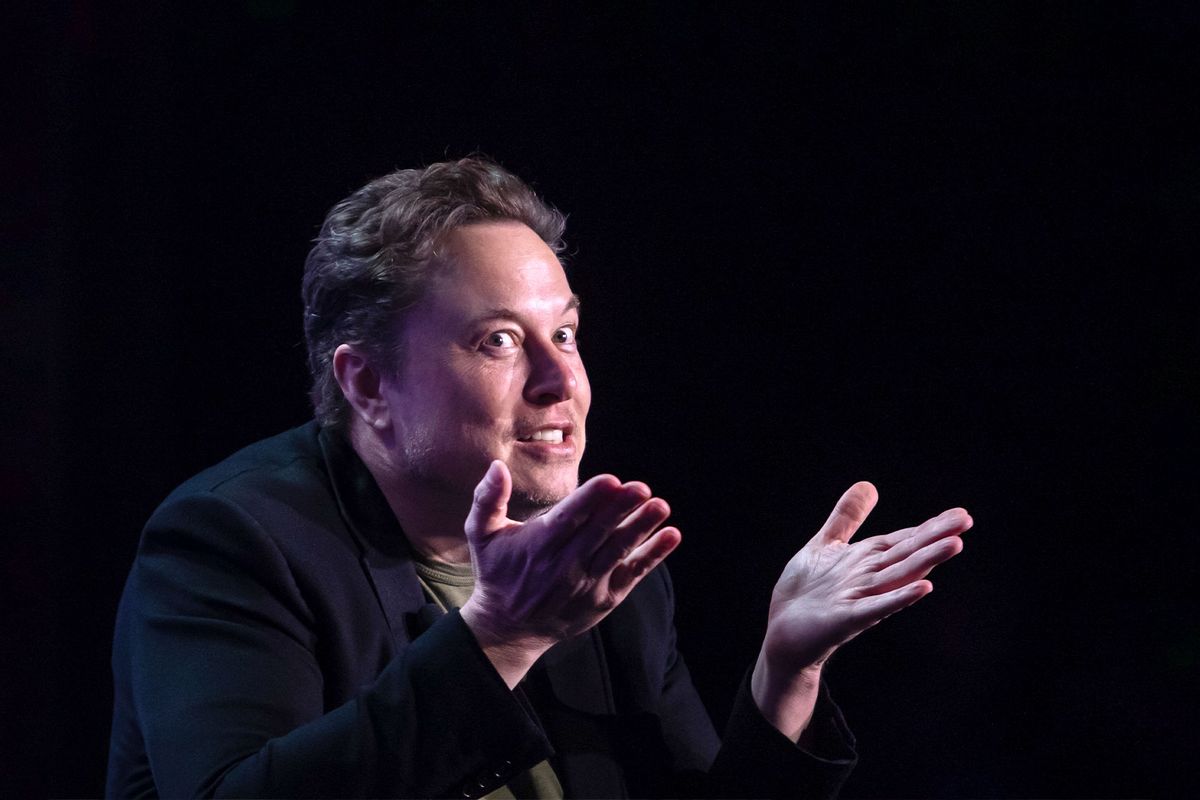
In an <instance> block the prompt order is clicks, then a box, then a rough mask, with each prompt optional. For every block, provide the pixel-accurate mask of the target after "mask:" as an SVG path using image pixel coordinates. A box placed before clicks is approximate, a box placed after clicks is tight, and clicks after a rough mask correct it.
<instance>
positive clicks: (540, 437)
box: [517, 428, 563, 444]
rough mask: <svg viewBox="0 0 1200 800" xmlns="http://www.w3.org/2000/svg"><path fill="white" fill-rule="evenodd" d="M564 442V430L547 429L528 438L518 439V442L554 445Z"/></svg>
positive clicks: (535, 432)
mask: <svg viewBox="0 0 1200 800" xmlns="http://www.w3.org/2000/svg"><path fill="white" fill-rule="evenodd" d="M562 440H563V429H562V428H545V429H543V430H540V431H534V432H533V433H531V434H529V435H528V436H520V437H518V438H517V441H519V442H550V443H552V444H562Z"/></svg>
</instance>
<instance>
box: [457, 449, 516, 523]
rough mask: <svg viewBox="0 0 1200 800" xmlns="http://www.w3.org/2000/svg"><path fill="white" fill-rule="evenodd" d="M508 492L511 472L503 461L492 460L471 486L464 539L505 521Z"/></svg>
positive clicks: (510, 485)
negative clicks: (471, 494)
mask: <svg viewBox="0 0 1200 800" xmlns="http://www.w3.org/2000/svg"><path fill="white" fill-rule="evenodd" d="M511 494H512V476H511V475H510V474H509V472H508V467H507V466H506V465H505V463H504V462H503V461H499V460H496V461H493V462H492V463H491V464H489V465H488V469H487V472H485V473H483V478H482V479H481V480H480V481H479V483H478V485H476V486H475V496H474V498H473V499H472V501H471V511H470V512H469V513H468V514H467V522H466V525H465V526H464V529H465V531H466V534H467V541H468V542H470V541H477V540H478V539H479V538H481V537H483V536H486V535H488V534H490V533H494V532H496V531H498V530H500V529H501V528H503V527H504V526H505V525H507V524H508V522H509V519H508V498H509V496H510V495H511Z"/></svg>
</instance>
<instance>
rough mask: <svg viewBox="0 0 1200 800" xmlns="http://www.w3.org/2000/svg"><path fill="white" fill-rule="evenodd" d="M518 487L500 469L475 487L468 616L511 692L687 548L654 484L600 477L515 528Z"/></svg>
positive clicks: (495, 466)
mask: <svg viewBox="0 0 1200 800" xmlns="http://www.w3.org/2000/svg"><path fill="white" fill-rule="evenodd" d="M511 493H512V477H511V476H510V474H509V472H508V467H507V466H505V464H504V462H502V461H493V462H492V464H491V466H490V467H488V471H487V473H486V474H485V475H484V476H483V480H481V481H480V482H479V485H478V486H476V487H475V499H474V502H473V503H472V506H471V513H470V514H469V515H468V516H467V522H466V534H467V543H468V545H469V546H470V550H471V560H472V563H473V564H474V566H475V590H474V592H473V593H472V594H471V597H470V599H468V600H467V602H466V604H465V605H464V606H463V607H462V610H461V614H462V618H463V620H464V621H465V622H466V623H467V626H468V627H469V628H470V629H471V632H472V633H474V635H475V638H476V639H477V640H478V642H479V644H480V646H481V647H482V648H483V651H484V653H485V654H486V655H487V656H488V658H489V659H490V660H491V662H492V664H493V665H494V666H495V667H496V671H497V672H499V673H500V677H501V678H503V679H504V682H505V683H506V684H507V685H508V687H509V688H510V689H511V688H513V687H514V686H516V685H517V683H519V682H520V680H521V679H522V678H523V677H524V676H525V673H526V672H528V671H529V668H530V667H532V666H533V663H534V662H535V661H537V659H538V658H539V657H540V656H541V655H542V653H544V652H546V650H548V649H550V647H551V646H553V645H554V644H556V643H557V642H560V641H562V640H564V639H567V638H570V637H572V636H575V635H577V634H580V633H583V632H584V631H586V630H587V629H589V628H591V627H592V626H593V625H595V624H596V623H597V622H599V621H600V620H602V619H603V618H604V617H605V616H607V615H608V613H609V612H610V611H612V610H613V609H614V608H616V607H617V605H619V604H620V603H621V601H622V600H624V599H625V597H626V596H627V595H628V594H629V592H630V591H632V590H633V587H634V586H636V585H637V584H638V583H639V582H640V581H641V580H642V578H643V577H645V576H646V574H648V573H649V572H650V570H652V569H654V567H656V566H658V564H659V563H660V562H661V561H662V560H663V559H664V558H666V557H667V556H668V555H669V554H670V553H671V551H672V550H674V549H675V548H676V547H677V546H678V545H679V542H680V539H681V538H682V537H681V535H680V533H679V530H678V529H677V528H673V527H667V528H662V529H658V526H659V525H661V524H662V523H663V522H664V521H666V519H667V516H668V515H669V514H670V513H671V509H670V507H669V506H668V505H667V503H666V502H665V501H664V500H662V499H660V498H657V497H651V495H650V488H649V487H648V486H646V484H644V483H638V482H631V483H621V482H620V481H619V480H617V478H615V477H613V476H612V475H597V476H596V477H594V478H592V479H591V480H589V481H587V482H586V483H584V484H583V485H582V486H580V487H579V488H578V489H576V490H575V491H573V492H572V493H571V494H569V495H568V496H567V497H565V498H564V499H563V500H562V501H560V502H559V503H558V504H556V505H555V506H554V507H553V508H551V509H550V510H549V511H547V512H546V513H545V514H542V515H541V516H539V517H535V518H534V519H531V520H529V521H528V522H524V523H521V522H517V521H515V520H511V519H509V518H508V515H507V512H508V499H509V496H510V495H511Z"/></svg>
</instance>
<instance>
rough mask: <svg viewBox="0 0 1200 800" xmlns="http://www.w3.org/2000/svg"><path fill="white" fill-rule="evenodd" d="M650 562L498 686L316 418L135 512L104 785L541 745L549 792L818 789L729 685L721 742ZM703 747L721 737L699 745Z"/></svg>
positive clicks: (274, 774)
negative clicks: (585, 626)
mask: <svg viewBox="0 0 1200 800" xmlns="http://www.w3.org/2000/svg"><path fill="white" fill-rule="evenodd" d="M673 605H674V600H673V596H672V591H671V584H670V580H669V578H668V575H667V573H666V571H665V570H663V569H660V570H657V571H656V572H655V573H654V574H652V575H651V576H648V577H647V578H646V579H645V580H644V581H643V582H642V583H641V584H640V585H639V586H638V587H637V589H635V590H634V592H633V593H632V594H631V595H630V596H629V597H628V598H627V599H626V601H625V602H624V603H623V604H622V605H621V606H619V607H618V608H617V609H616V610H615V611H614V612H613V613H612V614H611V615H610V616H609V617H607V618H606V619H605V620H604V621H603V622H602V623H601V624H600V625H598V626H597V627H595V628H593V629H592V630H591V631H589V632H588V633H586V634H584V635H582V636H579V637H576V638H575V639H573V640H571V641H567V642H563V643H561V644H560V645H558V646H556V647H555V648H553V649H552V650H551V651H550V652H548V653H547V654H546V655H545V656H544V657H543V658H542V659H541V661H540V662H539V664H538V665H537V666H536V667H535V668H534V670H533V671H532V672H531V673H530V675H529V676H528V677H527V679H526V681H525V682H524V683H523V685H522V687H521V688H520V689H519V690H518V691H515V692H511V691H509V690H508V688H507V687H506V686H505V685H504V683H503V681H502V680H501V679H500V677H499V676H498V675H497V674H496V672H495V670H494V669H493V668H492V666H491V664H490V662H489V661H488V660H487V658H486V656H484V655H483V653H482V651H481V650H480V649H479V647H478V645H477V644H476V642H475V640H474V638H473V636H472V635H471V633H470V631H469V629H468V628H467V627H466V626H465V624H464V623H463V622H462V619H461V618H460V617H459V616H458V614H457V612H451V613H450V614H447V615H445V616H441V617H440V618H439V617H438V615H437V614H430V613H429V612H430V610H431V607H430V606H429V604H428V602H427V599H426V598H425V597H424V595H423V593H422V590H421V588H420V586H419V584H418V582H417V578H416V574H415V572H414V570H413V566H412V562H411V559H410V554H409V550H408V546H407V543H406V540H405V538H404V535H403V533H402V532H401V530H400V528H399V525H398V524H397V522H396V519H395V516H394V515H393V514H392V513H391V510H390V508H389V507H388V505H387V503H386V501H385V500H384V498H383V495H382V493H381V492H380V490H379V488H378V487H377V486H376V484H375V482H374V480H373V478H372V477H371V475H370V473H369V472H368V471H367V469H366V467H365V466H364V465H363V464H362V462H361V461H360V460H359V459H358V457H357V455H356V454H355V453H354V452H353V450H352V449H351V448H350V447H349V446H348V445H347V444H346V443H345V441H344V440H343V438H342V437H340V436H338V435H336V434H332V433H330V432H328V431H322V430H321V429H320V428H319V427H318V426H317V425H316V424H315V423H310V424H309V425H306V426H304V427H301V428H297V429H295V430H292V431H289V432H287V433H284V434H281V435H280V436H276V437H274V438H272V439H268V440H266V441H263V442H260V443H258V444H256V445H253V446H251V447H249V448H246V449H245V450H243V451H241V452H239V453H237V454H235V455H234V456H232V457H230V458H229V459H227V460H226V461H224V462H222V463H221V464H219V465H217V466H215V467H213V468H211V469H209V470H206V471H205V472H203V473H201V474H200V475H198V476H196V477H195V478H193V479H192V480H190V481H188V482H187V483H185V484H184V485H182V486H181V487H179V489H177V490H176V491H175V492H173V493H172V494H171V495H170V497H168V498H167V500H166V501H165V502H164V503H163V504H162V506H160V507H159V508H158V510H157V511H155V513H154V515H153V516H152V517H151V519H150V521H149V522H148V523H147V526H146V529H145V531H144V532H143V534H142V539H141V542H140V545H139V549H138V554H137V558H136V561H135V563H134V566H133V569H132V571H131V573H130V576H129V580H128V582H127V584H126V588H125V593H124V596H123V597H122V601H121V606H120V611H119V613H118V619H117V628H116V636H115V641H114V649H113V673H114V684H115V703H114V712H113V728H112V742H111V750H110V755H109V774H108V786H107V792H108V794H109V795H110V796H154V795H161V796H166V797H184V796H193V795H220V796H242V797H266V796H285V797H300V796H324V797H336V796H406V797H441V796H459V797H461V796H464V795H466V796H479V795H482V794H485V793H486V792H488V791H491V790H492V789H494V788H496V787H498V786H500V785H502V784H504V783H506V782H507V781H508V780H509V779H510V778H511V777H512V776H513V775H514V774H515V773H517V772H518V771H520V770H523V769H526V768H528V767H530V766H531V765H533V764H535V763H537V762H538V761H540V760H542V759H545V758H550V759H551V763H552V764H553V766H554V768H555V771H556V772H557V774H558V776H559V779H560V780H561V782H562V784H563V789H564V791H565V793H566V794H567V795H568V796H577V797H620V796H629V795H633V796H658V795H668V794H675V793H679V792H684V793H688V794H699V793H715V794H720V795H732V794H752V795H760V796H766V795H781V796H782V795H813V796H827V795H831V794H835V793H836V792H837V789H838V788H839V787H840V785H841V783H842V781H843V780H844V779H845V776H846V775H847V774H848V773H849V770H850V769H851V767H852V766H853V763H854V759H855V756H854V752H853V738H852V737H851V735H850V733H849V731H848V730H847V729H846V728H845V725H844V723H843V722H842V720H841V717H840V714H839V713H838V712H837V710H836V708H835V707H833V706H832V704H830V703H829V702H828V701H827V700H824V699H823V700H822V704H821V706H820V707H819V708H818V721H817V723H816V724H817V726H818V728H819V729H821V730H820V731H819V735H818V739H819V740H821V741H822V742H823V743H822V745H821V746H822V747H823V748H824V749H825V751H827V752H825V753H824V756H825V757H821V756H817V755H815V754H813V753H810V752H806V751H803V750H800V749H799V748H796V747H795V746H794V745H792V743H791V742H789V741H788V740H787V739H785V738H784V737H783V736H781V735H780V734H778V733H777V732H776V731H775V730H774V729H773V728H771V727H770V726H769V725H768V724H767V723H766V721H765V720H763V719H762V717H761V715H759V714H758V712H757V710H756V709H755V708H754V706H753V701H752V700H751V699H750V698H749V697H748V696H747V691H746V688H745V686H744V685H743V690H742V696H741V697H740V698H739V700H738V702H737V703H736V708H735V711H734V714H733V718H732V720H731V722H730V726H729V729H728V731H727V737H726V744H725V746H724V747H721V745H720V743H719V741H718V739H717V736H716V734H715V732H714V730H713V727H712V724H711V722H710V721H709V719H708V716H707V714H706V713H705V711H704V708H703V706H702V704H701V703H700V700H699V698H698V697H697V695H696V692H695V689H694V688H693V686H692V682H691V679H690V677H689V676H688V671H687V667H686V666H685V665H684V663H683V660H682V659H681V658H680V656H679V654H678V652H677V650H676V648H675V635H674V627H673V623H672V614H673ZM718 750H720V754H719V755H718Z"/></svg>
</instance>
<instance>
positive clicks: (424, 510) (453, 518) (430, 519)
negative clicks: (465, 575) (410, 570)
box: [347, 420, 471, 564]
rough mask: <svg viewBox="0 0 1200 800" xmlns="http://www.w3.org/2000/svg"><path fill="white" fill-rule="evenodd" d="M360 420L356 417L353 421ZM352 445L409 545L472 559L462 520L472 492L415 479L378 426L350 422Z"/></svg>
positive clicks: (456, 559)
mask: <svg viewBox="0 0 1200 800" xmlns="http://www.w3.org/2000/svg"><path fill="white" fill-rule="evenodd" d="M354 422H355V423H357V420H355V421H354ZM347 438H348V439H349V441H350V446H351V447H352V448H353V449H354V452H355V453H357V454H358V457H359V458H360V459H362V462H363V463H364V464H365V465H366V467H367V470H368V471H369V472H370V473H371V477H373V478H374V479H375V483H376V484H378V486H379V489H380V491H382V492H383V496H384V499H386V500H387V503H388V506H389V507H390V508H391V509H392V513H393V514H395V515H396V520H397V521H398V522H399V523H400V529H401V530H402V531H404V535H405V537H406V538H407V539H408V543H409V545H410V546H411V547H412V548H413V550H414V551H416V553H417V555H418V556H420V557H421V558H422V559H423V560H426V561H440V562H442V563H445V564H467V563H470V560H471V553H470V550H469V549H468V547H467V537H466V534H465V533H464V532H463V524H464V523H465V522H466V520H467V514H468V512H470V510H471V497H470V495H468V496H467V497H465V498H464V497H462V496H460V494H461V493H454V494H451V493H450V492H449V491H447V490H446V489H445V488H444V487H438V486H434V485H432V484H431V483H429V482H428V481H423V480H421V479H419V478H415V477H413V476H412V475H410V474H408V473H406V472H405V471H403V470H402V469H400V468H399V465H397V464H396V463H395V459H394V457H393V455H392V452H394V451H393V450H390V449H389V448H388V447H387V446H386V445H385V444H384V443H383V442H382V441H380V439H379V437H378V436H377V435H375V433H374V432H373V431H370V430H364V428H363V427H362V426H360V425H358V424H353V423H352V424H351V425H350V426H349V430H348V431H347Z"/></svg>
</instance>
